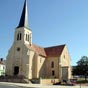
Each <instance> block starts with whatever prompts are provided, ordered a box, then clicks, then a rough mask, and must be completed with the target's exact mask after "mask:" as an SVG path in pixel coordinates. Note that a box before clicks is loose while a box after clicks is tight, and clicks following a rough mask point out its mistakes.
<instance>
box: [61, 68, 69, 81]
mask: <svg viewBox="0 0 88 88" xmlns="http://www.w3.org/2000/svg"><path fill="white" fill-rule="evenodd" d="M62 80H68V67H62Z"/></svg>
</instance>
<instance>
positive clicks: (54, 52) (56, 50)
mask: <svg viewBox="0 0 88 88" xmlns="http://www.w3.org/2000/svg"><path fill="white" fill-rule="evenodd" d="M64 47H65V45H59V46H53V47H48V48H45V52H46V55H47V56H49V57H53V56H60V55H61V53H62V51H63V49H64Z"/></svg>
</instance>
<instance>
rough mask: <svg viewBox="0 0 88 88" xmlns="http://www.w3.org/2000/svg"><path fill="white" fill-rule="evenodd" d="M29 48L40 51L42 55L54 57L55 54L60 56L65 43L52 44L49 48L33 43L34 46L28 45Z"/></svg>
mask: <svg viewBox="0 0 88 88" xmlns="http://www.w3.org/2000/svg"><path fill="white" fill-rule="evenodd" d="M27 47H28V48H29V49H32V50H33V51H35V52H36V53H38V54H39V55H41V56H44V57H51V56H52V57H54V56H60V55H61V53H62V51H63V49H64V47H65V45H59V46H52V47H47V48H42V47H40V46H37V45H34V44H32V46H30V45H27Z"/></svg>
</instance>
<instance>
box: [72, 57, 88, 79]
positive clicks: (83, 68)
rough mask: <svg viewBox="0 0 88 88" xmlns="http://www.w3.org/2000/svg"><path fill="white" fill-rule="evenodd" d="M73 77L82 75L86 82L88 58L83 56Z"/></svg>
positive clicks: (74, 69) (75, 68)
mask: <svg viewBox="0 0 88 88" xmlns="http://www.w3.org/2000/svg"><path fill="white" fill-rule="evenodd" d="M73 75H82V76H84V77H85V80H86V78H87V76H88V57H87V56H83V57H82V58H81V59H80V60H79V61H78V62H77V66H75V67H74V68H73Z"/></svg>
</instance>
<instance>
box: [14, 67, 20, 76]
mask: <svg viewBox="0 0 88 88" xmlns="http://www.w3.org/2000/svg"><path fill="white" fill-rule="evenodd" d="M18 74H19V66H15V67H14V75H18Z"/></svg>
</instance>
